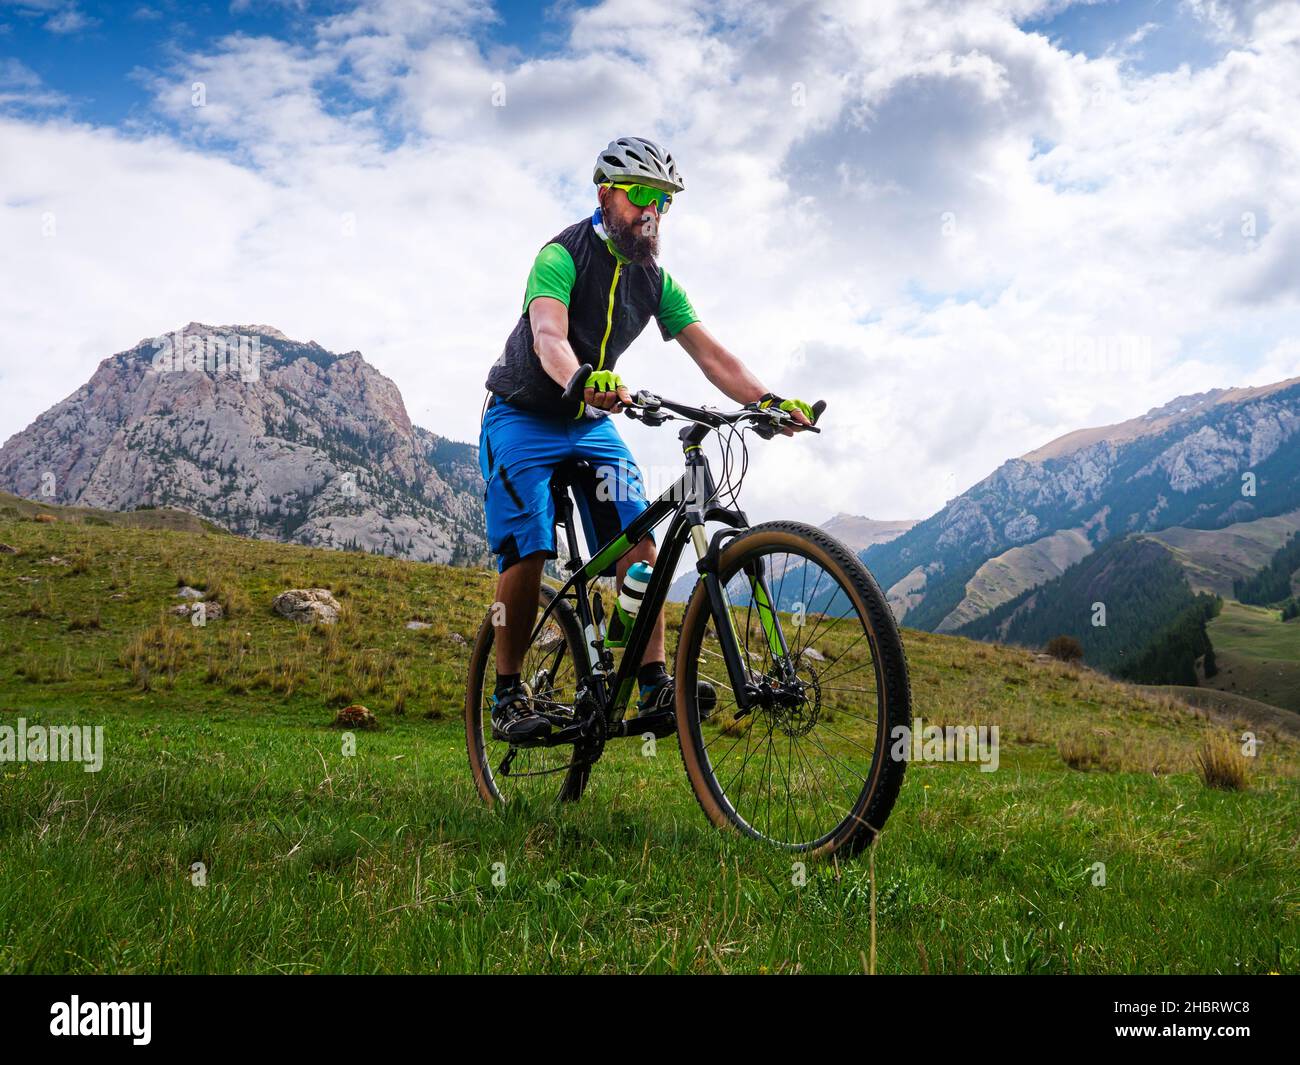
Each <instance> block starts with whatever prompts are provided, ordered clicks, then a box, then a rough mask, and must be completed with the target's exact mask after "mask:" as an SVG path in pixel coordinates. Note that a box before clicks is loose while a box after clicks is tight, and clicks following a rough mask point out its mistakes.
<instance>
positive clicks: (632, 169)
mask: <svg viewBox="0 0 1300 1065" xmlns="http://www.w3.org/2000/svg"><path fill="white" fill-rule="evenodd" d="M591 180H592V181H593V182H595V183H596V184H597V185H605V184H608V183H614V184H629V183H631V184H638V185H650V186H651V187H653V188H656V189H660V190H661V191H663V192H682V191H683V190H684V189H685V188H686V181H685V179H684V178H683V177H682V176H681V174H679V173H678V172H677V164H676V162H674V161H673V157H672V154H671V153H670V152H667V151H665V150H664V149H663V148H661V147H659V145H657V144H656V143H655V142H654V141H649V140H646V139H645V138H644V137H619V138H618V140H614V141H610V142H609V145H608V146H607V147H606V148H605V150H604V151H602V152H601V153H600V155H598V156H597V157H596V170H595V172H594V173H593V174H592V175H591Z"/></svg>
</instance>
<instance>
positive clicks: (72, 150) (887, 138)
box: [0, 0, 1300, 520]
mask: <svg viewBox="0 0 1300 1065" xmlns="http://www.w3.org/2000/svg"><path fill="white" fill-rule="evenodd" d="M155 16H157V17H155ZM195 80H202V81H203V82H204V84H205V86H206V88H207V99H206V102H205V103H204V105H203V106H199V107H196V106H193V102H192V100H191V98H190V85H191V83H192V82H193V81H195ZM498 86H500V87H504V90H505V96H504V97H503V98H501V99H497V98H496V97H497V93H496V91H495V90H496V87H498ZM1297 98H1300V3H1297V2H1295V0H1129V2H1123V3H1082V2H1080V3H1067V2H1064V0H988V2H986V3H963V2H959V0H910V2H909V3H908V4H907V5H902V4H892V3H887V2H885V0H880V2H872V3H870V4H867V3H861V4H831V3H829V2H827V3H821V2H819V0H804V2H799V0H745V2H743V3H742V2H740V0H726V2H725V3H724V4H721V5H720V4H716V3H709V2H706V0H656V2H655V3H652V4H647V3H645V2H644V0H584V2H583V3H575V2H572V0H565V2H562V3H560V4H556V5H551V6H545V5H537V4H525V3H506V4H497V5H495V6H491V7H488V6H486V5H484V4H482V3H480V2H479V0H441V2H440V3H439V4H437V5H420V4H418V3H417V2H416V0H348V2H341V0H340V2H336V3H324V4H312V5H301V6H300V5H296V4H293V3H234V4H211V5H202V4H200V5H194V4H180V3H171V2H170V0H168V2H162V0H148V2H145V3H134V4H133V3H126V4H104V3H97V2H95V0H17V2H15V0H0V241H3V242H4V244H5V247H6V253H7V254H6V256H5V257H4V258H3V260H0V440H3V439H5V438H7V437H8V435H9V434H11V433H13V432H16V431H18V430H20V429H21V428H23V427H24V426H25V425H26V424H28V423H29V422H30V421H31V420H32V418H33V417H35V416H36V414H38V413H39V412H41V411H43V410H45V409H47V408H49V407H50V406H52V405H53V404H55V403H57V402H58V401H59V400H61V399H62V398H64V397H65V396H66V395H68V393H69V392H70V391H71V390H72V389H73V388H75V387H77V386H78V385H79V384H80V383H82V382H84V381H86V380H87V379H88V378H89V377H90V375H91V373H92V372H93V371H94V368H95V366H96V365H97V364H98V362H99V361H100V360H101V359H103V358H104V357H106V356H107V355H110V354H112V353H113V352H117V351H122V350H125V349H127V348H129V347H131V346H133V345H134V344H136V343H137V342H138V341H140V340H141V339H142V338H148V337H152V336H157V335H159V334H160V333H163V332H166V331H169V330H174V329H177V328H179V327H181V326H183V325H184V324H185V323H187V322H190V321H201V322H208V323H211V324H222V325H224V324H239V323H261V324H267V325H271V326H274V327H276V328H279V329H281V330H282V331H283V332H285V333H286V334H287V335H289V336H291V337H293V338H295V339H299V340H304V341H305V340H316V341H318V342H319V343H320V344H322V345H323V346H324V347H326V348H328V349H330V350H333V351H339V352H343V351H349V350H359V351H361V352H362V353H363V354H364V355H365V356H366V358H367V359H369V360H370V361H371V362H372V363H374V364H375V365H376V366H377V367H379V369H380V370H382V371H383V372H384V373H386V374H387V375H388V376H390V377H391V378H393V380H394V381H395V382H396V383H397V384H398V386H399V387H400V389H401V391H402V394H403V395H404V397H405V399H406V403H407V406H408V409H409V411H410V413H411V416H412V417H413V419H414V420H415V421H416V422H417V423H419V424H423V425H426V426H429V427H431V428H433V427H436V428H437V429H438V430H439V431H441V432H443V433H444V434H445V435H450V436H452V437H454V438H458V439H473V438H474V436H475V434H476V415H477V411H478V409H479V407H480V403H481V398H482V382H483V378H484V376H485V374H486V370H487V367H488V365H489V364H490V363H491V361H492V360H493V359H494V358H495V356H496V354H497V353H498V352H499V351H500V347H501V344H502V341H503V340H504V337H505V335H506V334H507V333H508V332H509V330H510V328H511V327H512V325H513V323H514V320H515V318H516V317H517V315H518V306H519V297H520V294H521V291H522V285H523V280H524V278H525V276H526V275H527V271H528V267H529V264H530V262H531V259H532V256H533V255H534V254H535V252H536V249H537V248H538V247H540V246H541V244H543V243H544V242H545V241H546V240H547V239H548V238H550V237H551V236H552V235H553V234H555V233H556V232H558V231H559V230H560V229H562V228H563V227H564V226H565V225H567V224H569V223H570V222H572V221H574V220H575V219H577V218H579V217H582V216H584V215H585V214H587V213H588V212H589V211H590V206H591V195H592V193H591V187H590V174H591V164H592V160H593V159H594V157H595V154H596V152H597V151H598V150H599V149H600V148H601V147H602V146H603V144H604V143H605V142H606V141H608V140H609V139H611V138H612V137H615V136H618V135H621V134H626V133H635V134H638V135H643V136H652V137H656V138H658V139H661V140H663V141H664V142H665V143H667V144H668V145H669V146H670V147H671V148H672V150H673V151H674V154H675V155H676V156H677V157H678V159H679V160H680V161H681V164H682V166H683V169H684V172H685V173H686V175H687V180H688V188H687V191H686V193H684V194H683V195H682V196H681V197H679V201H678V203H675V204H674V210H673V213H672V215H671V217H670V218H669V219H668V220H666V222H665V226H664V232H663V243H664V264H665V266H667V268H668V269H669V270H670V271H671V272H672V274H673V276H674V278H675V279H677V280H678V281H679V282H680V283H682V284H683V286H684V287H685V288H686V290H687V292H688V293H689V294H690V297H691V299H692V302H693V303H694V304H695V306H696V308H697V310H699V311H700V313H701V315H702V317H703V320H704V323H705V325H706V327H708V328H709V329H710V331H712V332H713V333H715V334H716V335H717V336H718V337H719V338H720V339H721V340H722V341H723V342H724V343H726V344H727V345H728V346H729V347H731V348H732V349H733V350H735V351H736V352H737V353H738V354H739V355H741V357H742V358H744V359H745V361H746V362H747V363H748V364H749V365H750V366H751V367H752V368H753V369H754V370H755V372H756V373H757V374H758V375H759V377H760V379H761V380H762V381H763V382H764V383H765V384H766V385H767V387H769V388H771V389H773V390H774V391H778V392H782V393H784V394H789V395H800V396H805V397H807V398H810V399H815V398H818V397H819V396H830V397H834V400H835V413H836V419H837V422H836V424H837V427H838V430H839V431H838V432H837V433H834V434H832V433H827V434H826V435H825V437H824V439H822V440H820V441H819V451H818V461H817V462H816V463H815V464H809V463H808V462H807V461H806V460H803V459H801V458H800V457H799V455H800V453H799V452H798V450H797V449H793V448H786V449H784V450H782V449H772V450H771V451H770V452H767V451H765V452H764V453H763V455H762V456H761V458H758V459H757V461H759V462H760V464H761V465H760V468H759V475H758V476H756V477H755V478H754V479H753V480H752V481H751V484H752V489H750V490H751V491H752V493H753V496H754V498H753V502H752V507H753V512H754V513H755V514H759V515H761V514H764V513H769V512H770V513H775V512H787V511H788V510H789V509H790V505H791V503H792V502H793V503H794V504H796V505H799V506H801V507H803V508H804V512H805V513H808V514H809V515H810V516H812V517H814V518H817V519H818V520H820V519H821V518H824V517H829V516H830V514H831V513H834V511H836V510H839V509H850V510H855V511H857V512H860V513H869V514H871V515H872V516H875V517H883V518H897V517H919V516H924V515H926V514H929V513H932V512H933V511H934V510H935V509H937V508H938V506H940V505H941V504H942V503H943V502H944V501H945V499H946V498H947V497H948V494H950V492H951V489H952V488H953V487H954V486H955V488H956V489H957V490H961V489H964V488H966V487H968V486H969V485H970V484H972V483H974V482H975V481H977V480H979V479H981V478H982V477H984V476H986V475H987V474H988V473H989V472H990V471H991V470H993V469H994V468H996V467H997V466H998V465H999V464H1000V463H1002V462H1003V461H1005V460H1006V459H1007V458H1009V457H1011V456H1014V455H1018V454H1023V453H1025V452H1027V451H1030V450H1033V449H1034V448H1037V447H1039V446H1041V445H1043V444H1044V443H1046V442H1047V441H1048V440H1050V439H1052V438H1053V437H1055V436H1058V435H1060V434H1062V433H1065V432H1068V431H1071V430H1074V429H1077V428H1080V427H1082V426H1087V425H1099V424H1106V423H1108V422H1115V421H1122V420H1125V419H1127V418H1130V417H1133V416H1135V415H1138V414H1141V413H1143V412H1144V411H1146V410H1147V409H1149V408H1151V407H1156V406H1160V405H1162V404H1164V403H1166V402H1167V401H1168V400H1169V399H1170V398H1172V397H1174V396H1177V395H1183V394H1187V393H1189V392H1195V391H1202V390H1206V389H1209V388H1215V387H1223V386H1228V385H1235V384H1262V383H1266V382H1268V381H1274V380H1279V379H1282V378H1284V377H1289V376H1294V375H1298V374H1300V134H1297V132H1296V127H1295V123H1294V118H1293V111H1294V101H1295V100H1296V99H1297ZM652 333H653V331H647V334H646V335H644V336H643V337H642V338H641V339H639V340H638V341H637V342H636V344H634V345H633V348H632V349H631V350H630V351H629V352H628V354H627V355H626V356H624V359H625V362H626V370H627V374H628V376H629V377H630V378H631V380H632V381H633V384H634V385H637V386H639V385H644V386H646V387H651V388H657V389H659V390H660V391H662V392H664V393H666V394H669V395H676V396H681V397H684V398H688V397H691V398H698V399H701V400H705V399H712V400H714V401H718V400H719V398H720V397H717V396H715V395H710V394H709V391H708V386H707V383H705V382H703V381H702V379H701V378H700V376H699V374H698V372H697V371H696V369H695V367H694V366H693V365H692V364H691V363H690V362H689V360H688V359H686V358H685V357H684V355H683V353H682V352H681V351H680V350H679V349H678V348H677V346H676V345H672V344H669V345H664V344H662V343H661V342H660V341H659V340H658V339H657V337H655V336H653V335H652ZM1129 350H1138V351H1141V352H1145V353H1149V357H1145V358H1144V359H1143V360H1141V361H1138V362H1133V361H1131V360H1129V361H1125V360H1123V359H1119V360H1111V361H1110V362H1107V361H1106V360H1105V359H1100V360H1099V359H1098V358H1097V357H1096V356H1095V353H1097V352H1108V351H1120V352H1123V351H1129ZM620 365H621V368H622V364H620ZM628 433H629V436H630V437H636V439H633V446H634V449H636V450H637V453H638V456H639V457H644V461H645V462H646V463H647V464H653V463H654V462H656V461H658V460H662V462H663V463H664V464H665V465H666V466H675V464H676V463H677V461H678V458H679V456H677V455H675V454H674V453H673V447H672V441H671V440H666V439H665V438H661V437H654V436H652V435H649V431H648V430H645V431H642V430H641V429H639V428H638V427H636V426H632V427H630V428H629V429H628ZM643 433H644V435H645V438H644V439H640V438H639V436H640V435H642V434H643ZM776 486H784V487H782V488H778V487H776ZM792 493H793V496H794V497H795V498H793V499H792V498H791V494H792Z"/></svg>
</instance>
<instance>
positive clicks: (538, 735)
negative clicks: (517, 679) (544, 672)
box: [492, 684, 551, 743]
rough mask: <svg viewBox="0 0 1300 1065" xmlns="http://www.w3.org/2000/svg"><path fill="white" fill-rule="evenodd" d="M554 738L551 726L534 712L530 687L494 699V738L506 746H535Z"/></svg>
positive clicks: (494, 696) (512, 689) (519, 686)
mask: <svg viewBox="0 0 1300 1065" xmlns="http://www.w3.org/2000/svg"><path fill="white" fill-rule="evenodd" d="M550 734H551V723H550V722H549V721H547V720H546V718H544V717H543V716H542V715H541V714H539V713H538V712H537V711H536V710H535V709H534V708H533V697H532V693H531V692H529V690H528V685H527V684H517V685H515V686H514V687H511V688H507V689H506V690H505V691H503V692H496V693H494V694H493V696H492V735H493V736H494V737H495V738H496V739H498V740H504V741H505V742H507V743H530V742H533V743H535V742H536V741H538V740H541V739H545V738H546V737H547V736H549V735H550Z"/></svg>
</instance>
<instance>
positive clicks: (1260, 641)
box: [1206, 599, 1300, 712]
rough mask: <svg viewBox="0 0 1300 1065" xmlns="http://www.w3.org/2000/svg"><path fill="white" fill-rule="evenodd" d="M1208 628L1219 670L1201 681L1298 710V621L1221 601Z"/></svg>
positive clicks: (1267, 610)
mask: <svg viewBox="0 0 1300 1065" xmlns="http://www.w3.org/2000/svg"><path fill="white" fill-rule="evenodd" d="M1208 631H1209V635H1210V643H1211V644H1213V646H1214V657H1215V662H1216V663H1217V665H1218V667H1219V672H1218V674H1217V675H1216V676H1214V677H1212V678H1210V679H1209V680H1207V681H1206V684H1207V685H1209V686H1211V687H1214V688H1218V689H1219V690H1221V691H1227V692H1235V693H1236V694H1239V695H1244V696H1247V697H1248V698H1251V699H1258V700H1259V701H1261V702H1265V703H1271V704H1273V705H1274V706H1280V707H1283V708H1284V709H1286V710H1291V711H1297V712H1300V620H1295V621H1290V622H1284V621H1282V614H1281V612H1280V611H1278V610H1275V609H1273V608H1272V607H1264V606H1251V605H1249V604H1247V603H1239V602H1237V601H1236V600H1233V599H1226V600H1224V603H1223V612H1222V613H1221V614H1220V615H1219V616H1218V617H1217V618H1215V619H1214V620H1213V621H1211V622H1210V624H1209V627H1208Z"/></svg>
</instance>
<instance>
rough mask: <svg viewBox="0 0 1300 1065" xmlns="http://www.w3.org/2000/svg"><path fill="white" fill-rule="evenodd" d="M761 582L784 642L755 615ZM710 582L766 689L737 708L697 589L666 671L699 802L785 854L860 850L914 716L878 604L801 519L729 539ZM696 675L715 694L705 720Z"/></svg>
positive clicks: (895, 644)
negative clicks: (672, 678) (670, 673)
mask: <svg viewBox="0 0 1300 1065" xmlns="http://www.w3.org/2000/svg"><path fill="white" fill-rule="evenodd" d="M759 575H761V576H762V578H763V579H764V580H765V582H766V587H767V594H768V595H769V596H770V601H771V604H772V606H773V607H774V612H775V618H776V620H777V621H778V622H779V629H780V632H779V634H778V633H777V632H776V631H775V628H774V626H773V625H772V612H770V611H769V612H767V617H766V618H764V616H763V614H764V611H763V610H762V609H761V607H762V606H763V603H762V595H761V593H759V592H758V591H756V587H757V585H756V581H757V578H758V576H759ZM718 577H719V580H720V582H721V584H722V586H723V588H724V590H725V592H726V597H727V600H728V602H729V604H730V605H729V614H730V628H731V629H732V630H733V631H734V633H735V638H736V642H737V644H738V648H739V651H740V656H741V662H742V664H743V666H744V667H745V669H746V670H747V672H748V680H749V683H750V684H752V685H754V686H755V687H757V688H759V689H761V690H763V691H764V692H766V693H767V694H766V695H765V696H764V700H763V702H762V703H761V704H760V705H755V706H754V707H752V708H750V709H749V710H748V711H746V710H745V709H742V708H741V707H740V705H739V703H738V702H737V699H736V693H735V692H734V691H733V690H732V687H731V684H730V678H729V676H728V673H727V669H726V666H725V663H724V661H723V657H722V654H723V652H722V645H721V643H720V642H719V640H718V634H717V631H716V622H715V620H714V618H713V614H712V610H711V609H710V605H709V597H708V594H707V590H706V588H705V586H704V583H703V582H702V581H701V582H700V583H699V584H697V585H696V588H695V592H694V594H693V595H692V597H691V600H690V602H689V604H688V605H687V608H686V613H685V615H684V616H683V619H682V628H681V635H680V638H679V640H678V650H677V662H676V667H675V673H676V681H677V684H676V688H677V730H678V737H679V739H680V741H681V748H682V758H683V761H684V762H685V764H686V775H687V777H688V778H689V779H690V782H691V788H692V790H693V791H694V792H695V797H696V799H697V800H698V801H699V803H700V806H701V807H702V808H703V810H704V812H705V814H707V815H708V817H709V819H710V820H711V821H713V823H714V824H716V825H718V826H720V827H734V828H737V829H739V830H740V831H742V832H744V833H746V834H747V835H749V836H752V837H753V838H755V839H760V840H764V841H767V842H769V843H774V844H776V845H778V846H780V847H783V848H786V849H789V850H792V851H805V852H810V853H812V854H814V855H829V854H831V853H835V852H839V853H842V854H847V855H852V854H856V853H857V852H858V851H859V850H861V849H862V848H863V847H865V846H867V845H868V844H869V843H870V842H871V840H872V839H873V838H874V837H875V834H876V833H877V832H879V831H880V829H881V827H882V826H883V825H884V823H885V819H886V818H887V817H888V816H889V812H890V810H891V809H892V807H893V805H894V800H895V799H896V798H897V796H898V791H899V788H900V787H901V786H902V782H903V774H904V771H905V770H906V768H907V763H906V760H905V758H894V757H892V756H891V747H892V746H894V730H895V729H896V728H898V727H899V726H902V725H906V726H908V727H909V728H910V726H911V720H912V714H911V691H910V688H909V683H908V676H907V660H906V658H905V656H904V653H903V644H902V639H901V637H900V636H899V632H898V626H897V624H896V623H895V621H894V616H893V613H892V612H891V611H890V609H889V605H888V603H887V601H886V599H885V596H884V595H883V594H882V593H881V591H880V588H879V586H878V585H877V584H876V582H875V580H874V579H873V578H872V576H871V574H870V573H868V572H867V570H866V567H864V566H863V565H862V563H861V562H860V561H859V560H858V559H857V558H856V557H855V556H854V555H853V554H852V553H851V552H850V551H849V550H848V549H847V548H845V547H844V545H843V544H841V543H840V542H839V541H837V540H835V539H834V538H833V537H830V536H828V535H827V534H826V533H824V532H823V531H822V530H820V529H816V528H814V527H813V526H810V525H803V524H800V523H797V522H769V523H767V524H764V525H758V526H755V527H754V528H752V529H750V530H748V531H746V532H744V533H742V534H741V535H739V536H737V537H736V538H735V539H733V540H732V541H731V542H730V543H729V544H728V545H727V547H726V548H725V549H724V550H723V551H722V553H721V557H720V560H719V572H718ZM723 625H724V627H725V626H726V625H727V622H726V621H724V622H723ZM699 680H704V681H708V682H709V683H710V684H712V685H713V687H714V688H715V689H716V691H717V705H716V707H715V708H714V709H713V711H712V713H710V714H709V715H708V718H707V720H701V716H700V708H699V706H698V704H697V698H698V696H697V690H698V689H697V684H696V682H697V681H699ZM900 746H904V747H905V746H906V745H900Z"/></svg>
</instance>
